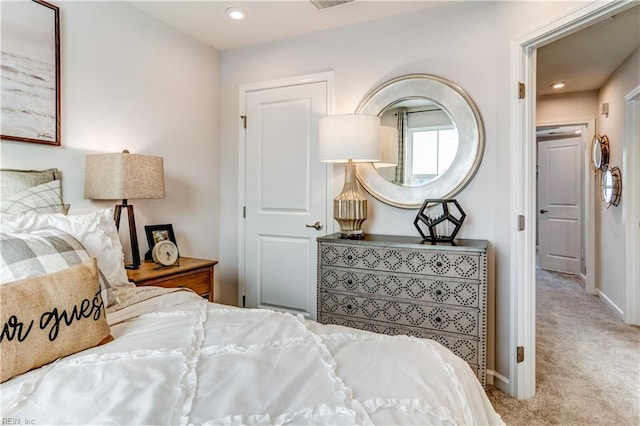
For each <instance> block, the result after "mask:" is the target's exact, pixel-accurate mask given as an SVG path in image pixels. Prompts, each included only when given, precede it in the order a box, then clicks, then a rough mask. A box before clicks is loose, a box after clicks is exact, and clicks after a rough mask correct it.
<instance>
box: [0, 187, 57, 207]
mask: <svg viewBox="0 0 640 426" xmlns="http://www.w3.org/2000/svg"><path fill="white" fill-rule="evenodd" d="M0 211H1V212H2V213H22V214H24V213H37V214H40V213H66V211H65V208H64V205H63V203H62V187H61V186H60V181H59V180H52V181H51V182H47V183H43V184H42V185H38V186H34V187H33V188H29V189H27V190H25V191H22V192H18V193H16V194H13V195H9V196H7V197H6V198H4V199H2V202H1V204H0Z"/></svg>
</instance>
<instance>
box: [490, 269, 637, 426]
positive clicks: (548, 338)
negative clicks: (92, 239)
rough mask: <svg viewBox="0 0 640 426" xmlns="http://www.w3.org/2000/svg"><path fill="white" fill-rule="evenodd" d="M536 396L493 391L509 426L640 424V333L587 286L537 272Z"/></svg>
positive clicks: (492, 400)
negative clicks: (523, 396)
mask: <svg viewBox="0 0 640 426" xmlns="http://www.w3.org/2000/svg"><path fill="white" fill-rule="evenodd" d="M536 306H537V308H536V311H537V312H536V316H537V323H536V346H537V348H536V361H537V362H536V396H535V397H534V398H532V399H529V400H516V399H514V398H511V397H509V396H507V395H506V394H504V393H503V392H501V391H500V390H498V389H496V388H490V389H489V390H488V391H487V393H488V396H489V399H490V400H491V402H492V403H493V405H494V407H495V409H496V411H497V412H498V413H500V415H501V416H502V418H503V420H504V421H505V423H507V425H509V426H515V425H616V426H618V425H619V426H623V425H640V328H638V327H634V326H630V325H627V324H624V323H623V322H622V321H620V320H619V319H617V318H616V317H615V316H614V315H613V314H612V313H611V312H610V311H609V310H608V309H607V308H606V307H605V306H604V304H603V302H602V301H601V300H600V299H599V298H598V297H595V296H591V295H589V294H587V293H586V292H585V291H584V289H583V288H582V287H581V284H580V281H579V280H578V279H577V278H576V277H574V276H572V275H567V274H561V273H557V272H551V271H546V270H544V269H537V288H536Z"/></svg>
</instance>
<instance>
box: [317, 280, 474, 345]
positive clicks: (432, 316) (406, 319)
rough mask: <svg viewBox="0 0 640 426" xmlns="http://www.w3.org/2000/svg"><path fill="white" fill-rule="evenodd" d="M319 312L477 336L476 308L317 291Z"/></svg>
mask: <svg viewBox="0 0 640 426" xmlns="http://www.w3.org/2000/svg"><path fill="white" fill-rule="evenodd" d="M318 297H320V298H321V300H320V302H321V309H320V310H321V312H322V313H329V314H336V315H344V316H350V317H354V318H361V319H364V320H377V321H383V322H392V323H395V324H398V325H405V326H410V327H421V328H429V329H433V330H437V331H448V332H452V333H460V334H466V335H471V336H478V311H477V310H462V309H448V308H443V307H431V306H424V305H415V304H411V303H402V302H396V301H389V300H380V299H369V298H366V297H359V296H357V295H353V296H352V295H342V294H337V293H330V292H326V291H322V292H320V294H318Z"/></svg>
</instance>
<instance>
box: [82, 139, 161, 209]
mask: <svg viewBox="0 0 640 426" xmlns="http://www.w3.org/2000/svg"><path fill="white" fill-rule="evenodd" d="M164 197H165V193H164V167H163V161H162V157H152V156H148V155H136V154H130V153H129V152H128V151H125V152H122V153H117V154H95V155H87V158H86V168H85V180H84V198H88V199H92V200H134V199H145V198H164Z"/></svg>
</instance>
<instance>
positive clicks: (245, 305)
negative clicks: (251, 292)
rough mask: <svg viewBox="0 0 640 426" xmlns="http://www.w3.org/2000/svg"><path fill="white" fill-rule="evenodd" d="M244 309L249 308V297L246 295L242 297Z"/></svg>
mask: <svg viewBox="0 0 640 426" xmlns="http://www.w3.org/2000/svg"><path fill="white" fill-rule="evenodd" d="M242 307H243V308H246V307H247V296H245V295H243V296H242Z"/></svg>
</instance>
